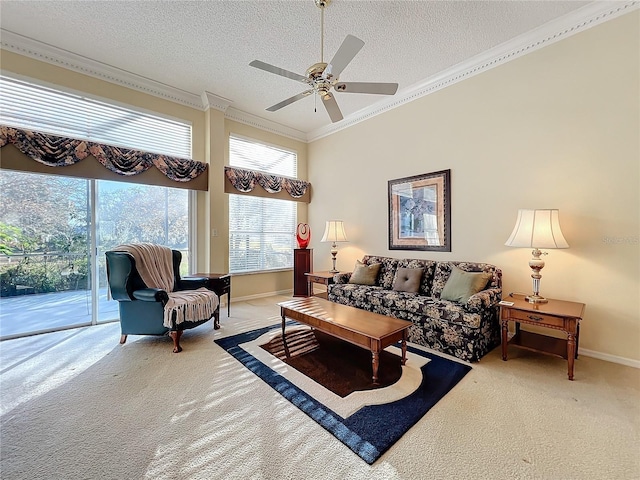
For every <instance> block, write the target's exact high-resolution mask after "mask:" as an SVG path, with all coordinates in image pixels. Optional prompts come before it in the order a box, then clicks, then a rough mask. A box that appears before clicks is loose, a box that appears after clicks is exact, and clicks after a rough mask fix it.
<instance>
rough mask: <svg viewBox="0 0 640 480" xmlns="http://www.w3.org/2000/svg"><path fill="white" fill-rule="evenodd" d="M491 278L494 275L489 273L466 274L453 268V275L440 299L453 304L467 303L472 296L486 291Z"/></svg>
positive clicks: (450, 276)
mask: <svg viewBox="0 0 640 480" xmlns="http://www.w3.org/2000/svg"><path fill="white" fill-rule="evenodd" d="M491 277H492V275H491V274H490V273H487V272H478V273H473V272H465V271H464V270H460V269H459V268H458V267H456V266H452V267H451V275H449V279H448V280H447V283H446V284H445V285H444V288H443V289H442V293H441V294H440V298H441V299H442V300H450V301H452V302H458V303H467V300H469V297H470V296H471V295H475V294H476V293H478V292H479V291H481V290H484V287H486V286H487V282H488V281H489V280H490V279H491Z"/></svg>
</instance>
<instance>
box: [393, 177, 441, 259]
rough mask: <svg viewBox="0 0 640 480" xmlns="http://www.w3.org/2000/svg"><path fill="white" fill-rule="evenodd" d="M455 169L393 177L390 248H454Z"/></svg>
mask: <svg viewBox="0 0 640 480" xmlns="http://www.w3.org/2000/svg"><path fill="white" fill-rule="evenodd" d="M450 196H451V170H442V171H440V172H434V173H425V174H424V175H416V176H415V177H407V178H399V179H397V180H389V250H431V251H436V252H450V251H451V203H450V200H449V197H450Z"/></svg>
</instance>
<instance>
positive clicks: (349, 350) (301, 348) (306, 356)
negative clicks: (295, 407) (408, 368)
mask: <svg viewBox="0 0 640 480" xmlns="http://www.w3.org/2000/svg"><path fill="white" fill-rule="evenodd" d="M286 336H287V343H286V346H285V344H284V342H283V341H282V335H276V336H275V337H273V338H272V339H271V340H270V341H269V342H267V343H265V344H262V345H260V347H261V348H263V349H264V350H266V351H267V352H269V353H270V354H271V355H273V356H274V357H276V358H277V359H278V360H280V361H282V362H284V363H286V364H287V365H289V366H291V367H293V368H295V369H296V370H297V371H299V372H300V373H302V374H304V375H306V376H307V377H309V378H311V379H313V380H314V381H315V382H317V383H319V384H320V385H322V386H323V387H324V388H326V389H328V390H330V391H332V392H333V393H335V394H336V395H338V396H340V397H342V398H344V397H346V396H347V395H350V394H352V393H354V392H360V391H364V390H373V389H379V388H385V387H388V386H390V385H393V384H394V383H396V382H397V381H398V380H399V379H400V377H401V375H402V363H401V356H400V355H395V354H393V353H391V352H388V351H386V350H383V351H382V352H380V366H379V367H378V383H377V384H376V385H374V384H373V379H372V378H371V373H372V372H371V352H369V351H368V350H365V349H364V348H360V347H357V346H355V345H353V344H351V343H349V342H344V341H342V340H340V339H338V338H335V337H332V336H331V335H327V334H326V333H322V332H320V331H319V330H312V329H310V328H304V329H288V330H287V333H286Z"/></svg>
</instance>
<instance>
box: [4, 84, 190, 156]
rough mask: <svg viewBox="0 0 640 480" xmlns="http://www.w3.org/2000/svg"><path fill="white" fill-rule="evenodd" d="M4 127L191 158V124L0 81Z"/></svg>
mask: <svg viewBox="0 0 640 480" xmlns="http://www.w3.org/2000/svg"><path fill="white" fill-rule="evenodd" d="M0 99H1V100H2V101H1V102H0V121H2V124H3V125H7V126H11V127H17V128H25V129H29V130H37V131H42V132H45V133H51V134H54V135H60V136H67V137H71V138H79V139H86V140H93V141H96V142H102V143H108V144H110V145H119V146H122V147H128V148H134V149H139V150H145V151H148V152H153V153H162V154H165V155H172V156H176V157H185V158H190V157H191V125H190V124H189V123H187V122H184V121H178V120H173V119H168V118H163V117H159V116H158V115H154V114H150V113H146V112H141V111H139V110H131V109H128V108H123V107H119V106H116V105H112V104H108V103H106V102H104V101H101V100H97V99H93V98H89V97H87V96H84V95H81V94H77V93H67V92H62V91H59V90H55V89H53V88H48V87H43V86H40V85H35V84H32V83H28V82H25V81H22V80H17V79H14V78H10V77H6V76H0Z"/></svg>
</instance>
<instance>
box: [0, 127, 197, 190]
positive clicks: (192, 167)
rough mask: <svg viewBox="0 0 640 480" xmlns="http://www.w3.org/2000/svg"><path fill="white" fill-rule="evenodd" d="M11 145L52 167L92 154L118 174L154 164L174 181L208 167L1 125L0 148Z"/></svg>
mask: <svg viewBox="0 0 640 480" xmlns="http://www.w3.org/2000/svg"><path fill="white" fill-rule="evenodd" d="M8 144H12V145H14V146H15V147H16V148H17V149H18V150H20V151H21V152H22V153H24V154H25V155H27V156H29V157H30V158H32V159H33V160H35V161H36V162H40V163H42V164H44V165H48V166H50V167H64V166H67V165H73V164H75V163H78V162H80V161H82V160H84V159H85V158H87V157H88V156H89V155H93V156H94V157H95V158H96V160H98V161H99V162H100V163H101V164H102V165H103V166H104V167H105V168H107V169H109V170H111V171H112V172H114V173H117V174H118V175H125V176H131V175H137V174H139V173H142V172H144V171H146V170H148V169H149V168H151V167H156V168H157V169H158V170H160V171H161V172H162V173H163V174H164V175H165V176H166V177H167V178H169V179H171V180H173V181H175V182H189V181H191V180H193V179H194V178H196V177H197V176H198V175H200V174H201V173H203V172H204V171H205V170H206V169H207V164H206V163H202V162H197V161H195V160H187V159H184V158H177V157H169V156H166V155H160V154H156V153H149V152H143V151H141V150H133V149H130V148H123V147H114V146H112V145H105V144H102V143H96V142H90V141H88V140H76V139H72V138H65V137H59V136H56V135H49V134H46V133H40V132H33V131H30V130H21V129H18V128H12V127H6V126H4V125H2V126H0V148H1V147H4V146H5V145H8Z"/></svg>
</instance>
